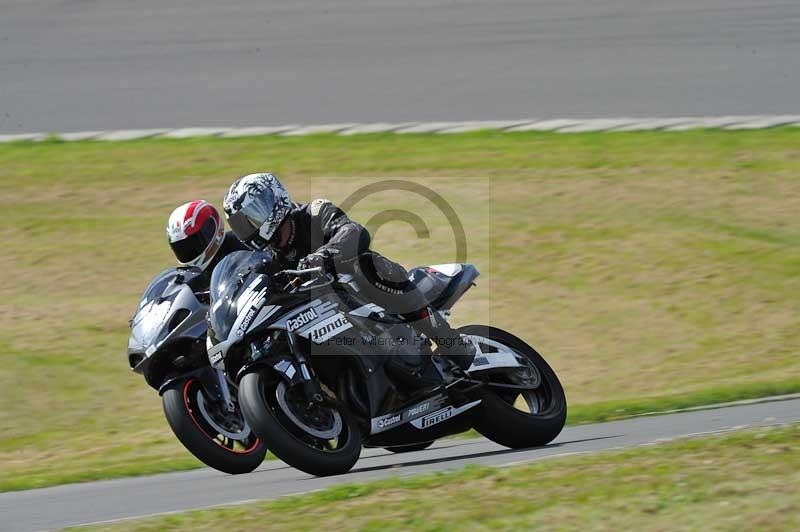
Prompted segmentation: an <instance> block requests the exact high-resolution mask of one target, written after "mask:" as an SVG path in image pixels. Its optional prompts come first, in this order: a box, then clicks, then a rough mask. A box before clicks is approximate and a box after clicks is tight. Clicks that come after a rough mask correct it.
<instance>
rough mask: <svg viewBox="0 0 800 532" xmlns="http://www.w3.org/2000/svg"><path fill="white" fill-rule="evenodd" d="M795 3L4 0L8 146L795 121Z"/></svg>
mask: <svg viewBox="0 0 800 532" xmlns="http://www.w3.org/2000/svg"><path fill="white" fill-rule="evenodd" d="M798 28H800V2H797V1H796V0H672V1H669V2H663V1H656V0H644V1H643V0H582V1H578V0H560V1H549V2H544V1H528V0H517V1H508V0H406V1H403V2H397V1H395V0H280V1H275V0H273V1H258V0H226V1H224V2H220V1H219V0H193V1H192V2H188V1H183V2H164V1H162V0H137V1H136V2H130V1H123V0H104V1H102V2H99V1H94V0H3V1H2V3H0V133H20V132H33V131H51V132H52V131H76V130H96V129H133V128H160V127H166V128H169V127H185V126H265V125H280V124H285V123H293V124H294V123H299V124H309V123H313V124H318V123H339V122H380V121H390V122H402V121H442V120H482V119H520V118H553V117H576V118H586V117H614V116H696V115H748V114H792V113H796V112H797V111H798V104H797V91H798V87H800V33H799V32H798Z"/></svg>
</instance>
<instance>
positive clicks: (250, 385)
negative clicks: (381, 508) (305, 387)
mask: <svg viewBox="0 0 800 532" xmlns="http://www.w3.org/2000/svg"><path fill="white" fill-rule="evenodd" d="M296 392H297V390H295V388H290V387H287V386H286V384H285V383H284V382H283V381H282V380H280V379H279V378H277V377H275V376H273V375H265V374H264V373H259V372H256V373H248V374H247V375H245V376H244V377H242V380H241V382H240V383H239V404H240V405H241V407H242V413H243V414H244V418H245V419H246V420H247V422H248V423H249V424H250V426H251V427H253V430H254V431H255V432H256V434H258V435H259V436H260V437H262V438H263V439H264V440H265V441H266V443H267V447H269V450H270V451H272V452H273V453H274V454H275V456H277V457H278V458H280V459H281V460H283V461H284V462H286V463H287V464H289V465H290V466H292V467H295V468H297V469H299V470H301V471H304V472H306V473H308V474H310V475H315V476H319V477H323V476H329V475H340V474H342V473H347V472H348V471H350V469H352V467H353V466H354V465H355V463H356V462H357V461H358V458H359V456H360V455H361V432H360V431H359V429H358V427H357V426H356V424H355V422H354V421H353V420H352V418H351V417H350V416H349V415H348V414H347V412H344V411H340V410H337V409H334V408H331V407H327V406H318V407H315V408H319V410H320V411H319V412H313V413H312V414H309V417H313V418H314V421H316V422H319V423H320V426H310V425H313V424H314V421H311V420H309V421H308V423H309V425H303V423H304V421H306V419H307V418H306V417H305V416H304V413H303V412H301V411H300V409H299V408H298V409H294V410H293V409H289V410H287V408H290V407H289V406H287V405H290V403H291V404H295V401H293V400H292V395H293V394H295V393H296ZM298 402H299V401H298ZM317 414H318V415H317ZM336 418H338V421H337V420H336ZM325 423H329V424H330V426H327V425H326V426H323V425H325ZM331 427H333V428H331ZM337 429H338V432H337ZM309 431H315V432H317V433H316V434H310V433H309ZM326 431H327V432H330V434H329V435H325V434H326ZM334 434H335V435H334ZM329 436H332V437H329Z"/></svg>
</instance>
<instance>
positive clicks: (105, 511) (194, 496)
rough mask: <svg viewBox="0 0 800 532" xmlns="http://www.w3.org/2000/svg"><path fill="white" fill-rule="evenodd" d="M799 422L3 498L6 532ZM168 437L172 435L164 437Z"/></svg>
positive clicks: (782, 414) (787, 419)
mask: <svg viewBox="0 0 800 532" xmlns="http://www.w3.org/2000/svg"><path fill="white" fill-rule="evenodd" d="M798 422H800V398H795V399H788V400H784V401H775V402H764V403H758V404H748V405H741V406H734V407H728V408H720V409H714V410H700V411H693V412H683V413H676V414H668V415H662V416H652V417H639V418H634V419H629V420H624V421H615V422H610V423H599V424H594V425H581V426H575V427H567V428H566V429H565V430H564V431H563V432H562V433H561V435H560V436H559V437H558V438H557V439H556V440H555V441H554V442H553V443H552V444H550V445H548V446H546V447H540V448H536V449H525V450H510V449H506V448H504V447H501V446H499V445H496V444H494V443H492V442H490V441H488V440H485V439H482V438H480V439H470V440H457V439H456V440H452V439H451V440H444V441H441V442H437V443H436V444H435V445H434V446H433V447H431V448H429V449H427V450H425V451H419V452H415V453H407V454H402V455H399V454H394V453H390V452H388V451H384V450H382V449H370V450H366V451H365V452H364V453H363V454H362V457H361V460H359V462H358V463H357V464H356V466H355V468H354V469H353V470H352V471H351V472H350V473H348V474H346V475H340V476H337V477H326V478H315V477H311V476H309V475H306V474H305V473H301V472H299V471H297V470H295V469H292V468H290V467H288V466H286V465H285V464H283V463H282V462H279V461H277V460H275V461H269V462H265V464H264V465H262V466H261V468H259V469H258V470H256V471H255V472H253V473H251V474H249V475H242V476H236V477H234V476H228V475H225V474H223V473H219V472H217V471H214V470H210V469H201V470H196V471H190V472H185V473H171V474H164V475H156V476H150V477H141V478H130V479H119V480H110V481H102V482H93V483H87V484H72V485H67V486H57V487H53V488H44V489H39V490H31V491H21V492H11V493H5V494H0V516H1V517H0V529H2V530H4V531H9V532H11V531H17V530H19V531H27V530H41V529H51V528H60V527H65V526H70V525H77V524H86V523H94V522H98V521H106V520H114V519H122V518H128V517H136V516H144V515H148V514H154V513H163V512H175V511H182V510H189V509H193V508H201V507H207V506H214V505H220V504H229V503H235V502H241V501H245V500H252V499H271V498H275V497H280V496H282V495H288V494H293V493H302V492H307V491H311V490H317V489H320V488H324V487H326V486H330V485H333V484H339V483H343V482H364V481H369V480H374V479H379V478H384V477H387V476H391V475H414V474H418V473H428V472H432V471H441V470H446V469H453V468H458V467H461V466H463V465H466V464H482V465H494V466H502V465H509V464H514V463H518V462H526V461H532V460H539V459H542V458H545V457H549V456H557V455H565V454H573V453H582V452H595V451H602V450H607V449H613V448H618V447H630V446H635V445H643V444H648V443H655V442H659V441H664V440H669V439H673V438H677V437H682V436H690V435H698V434H706V433H712V432H721V431H729V430H736V429H741V428H745V427H752V426H765V425H777V424H785V423H798ZM165 430H166V429H165Z"/></svg>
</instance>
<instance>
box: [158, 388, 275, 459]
mask: <svg viewBox="0 0 800 532" xmlns="http://www.w3.org/2000/svg"><path fill="white" fill-rule="evenodd" d="M161 402H162V406H163V407H164V416H165V417H166V418H167V423H169V426H170V428H171V429H172V432H174V433H175V436H176V437H177V438H178V440H180V442H181V443H182V444H183V446H184V447H186V449H188V450H189V452H191V453H192V454H193V455H194V456H195V457H197V458H198V459H199V460H200V461H201V462H203V463H204V464H206V465H208V466H210V467H213V468H214V469H217V470H218V471H222V472H223V473H229V474H231V475H240V474H243V473H249V472H251V471H253V470H254V469H255V468H257V467H258V466H259V465H261V462H263V461H264V456H265V455H266V454H267V446H266V445H265V444H264V441H263V440H262V439H260V438H258V437H257V436H256V435H255V434H254V433H252V432H250V431H249V429H247V432H244V433H242V434H236V433H232V432H229V431H227V430H225V429H224V428H222V427H221V426H220V421H221V420H215V419H214V418H213V416H212V414H211V412H210V409H211V405H210V404H209V403H208V399H206V398H205V395H204V394H203V388H202V386H201V384H200V381H199V380H197V379H194V378H189V379H187V380H185V381H181V382H177V383H175V384H174V385H173V386H172V387H170V388H168V389H167V390H166V391H165V392H164V394H163V395H162V396H161ZM238 415H239V416H241V413H239V414H238ZM222 431H224V432H226V433H227V434H223V433H222Z"/></svg>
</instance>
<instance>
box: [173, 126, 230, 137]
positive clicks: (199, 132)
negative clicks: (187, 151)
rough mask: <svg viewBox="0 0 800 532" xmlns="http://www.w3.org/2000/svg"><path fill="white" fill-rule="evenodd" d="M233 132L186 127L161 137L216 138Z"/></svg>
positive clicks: (225, 128) (226, 128)
mask: <svg viewBox="0 0 800 532" xmlns="http://www.w3.org/2000/svg"><path fill="white" fill-rule="evenodd" d="M229 131H233V128H230V127H184V128H181V129H173V130H171V131H168V132H166V133H164V134H163V135H159V137H163V138H166V139H188V138H193V137H214V136H216V135H222V134H223V133H227V132H229Z"/></svg>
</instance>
